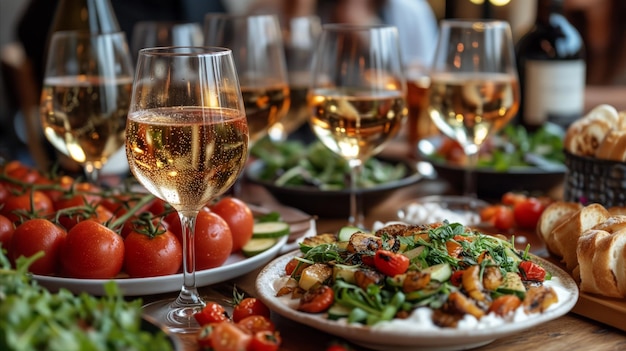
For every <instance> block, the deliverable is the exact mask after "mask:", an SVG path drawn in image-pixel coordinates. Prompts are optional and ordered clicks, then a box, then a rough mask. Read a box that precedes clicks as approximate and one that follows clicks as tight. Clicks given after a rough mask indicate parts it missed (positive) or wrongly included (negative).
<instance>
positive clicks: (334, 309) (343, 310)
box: [328, 303, 351, 321]
mask: <svg viewBox="0 0 626 351" xmlns="http://www.w3.org/2000/svg"><path fill="white" fill-rule="evenodd" d="M350 311H351V309H350V308H348V307H345V306H343V305H339V304H337V303H335V304H333V305H332V306H330V308H329V309H328V319H330V320H332V321H336V320H338V319H340V318H347V317H348V315H349V314H350Z"/></svg>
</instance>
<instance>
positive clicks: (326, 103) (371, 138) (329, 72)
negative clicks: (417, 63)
mask: <svg viewBox="0 0 626 351" xmlns="http://www.w3.org/2000/svg"><path fill="white" fill-rule="evenodd" d="M311 69H312V72H311V75H312V80H311V81H312V83H311V86H310V90H309V93H308V98H307V99H308V104H309V106H310V109H311V110H310V111H311V112H310V119H309V123H310V125H311V128H312V130H313V132H314V134H315V135H316V136H317V137H318V139H319V140H321V142H322V143H323V144H324V145H326V147H328V148H329V149H330V150H332V151H333V152H334V153H336V154H337V155H339V156H340V157H342V158H344V159H345V160H346V161H347V163H348V165H349V167H350V218H349V225H351V226H355V227H360V228H363V212H362V206H361V203H360V202H361V201H360V197H359V196H357V183H358V179H359V176H360V171H361V167H362V164H363V162H365V161H366V160H367V159H369V158H370V157H371V156H373V155H375V154H377V153H378V152H380V151H381V150H382V149H383V147H384V146H385V145H386V144H387V142H388V141H390V140H391V139H393V138H394V137H395V136H396V134H397V133H398V131H399V130H400V127H401V125H402V123H403V121H404V119H405V117H406V115H407V107H406V101H405V96H406V81H405V78H404V75H403V72H402V63H401V60H400V49H399V45H398V34H397V29H396V28H395V27H393V26H386V25H373V26H356V25H349V24H326V25H324V26H323V28H322V33H321V36H320V38H319V41H318V44H317V46H316V50H315V53H314V55H313V62H312V68H311Z"/></svg>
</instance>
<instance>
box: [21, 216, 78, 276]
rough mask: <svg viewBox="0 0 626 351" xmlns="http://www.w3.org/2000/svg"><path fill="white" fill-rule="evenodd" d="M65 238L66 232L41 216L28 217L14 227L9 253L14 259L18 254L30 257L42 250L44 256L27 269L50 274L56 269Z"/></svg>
mask: <svg viewBox="0 0 626 351" xmlns="http://www.w3.org/2000/svg"><path fill="white" fill-rule="evenodd" d="M66 238H67V232H66V231H65V230H64V229H63V228H61V227H59V226H57V225H55V224H54V223H52V222H50V221H48V220H46V219H43V218H34V219H30V220H27V221H26V222H24V223H22V224H20V225H18V226H17V227H16V228H15V231H14V232H13V236H12V238H11V246H10V249H9V253H10V255H11V258H12V259H13V261H15V260H17V259H18V258H19V257H20V256H25V257H30V256H32V255H34V254H36V253H37V252H39V251H43V252H44V256H43V257H41V258H40V259H38V260H37V261H35V262H33V264H32V265H31V266H30V267H29V271H31V272H32V273H35V274H41V275H52V274H54V273H56V272H57V271H58V268H59V257H60V255H61V252H62V251H61V250H62V247H63V244H64V242H65V240H66Z"/></svg>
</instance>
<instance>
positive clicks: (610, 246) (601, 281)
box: [592, 230, 626, 297]
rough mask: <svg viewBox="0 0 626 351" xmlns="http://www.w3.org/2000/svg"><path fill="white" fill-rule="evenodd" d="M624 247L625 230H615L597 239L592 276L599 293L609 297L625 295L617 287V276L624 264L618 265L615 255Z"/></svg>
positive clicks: (625, 241)
mask: <svg viewBox="0 0 626 351" xmlns="http://www.w3.org/2000/svg"><path fill="white" fill-rule="evenodd" d="M624 247H626V230H620V231H617V232H615V233H613V234H611V235H609V236H605V237H603V238H601V239H600V240H598V241H597V245H596V251H595V253H594V255H593V262H592V263H593V276H594V280H595V283H596V286H597V288H598V290H599V291H600V293H601V294H602V295H604V296H609V297H626V295H624V294H623V293H622V291H620V289H619V288H618V283H617V276H618V275H620V276H621V275H623V271H624V269H626V267H624V266H618V260H617V257H618V256H619V255H621V253H622V252H623V250H624Z"/></svg>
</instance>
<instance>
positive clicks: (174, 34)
mask: <svg viewBox="0 0 626 351" xmlns="http://www.w3.org/2000/svg"><path fill="white" fill-rule="evenodd" d="M203 44H204V34H203V33H202V25H201V24H200V23H196V22H181V21H140V22H137V23H135V25H134V26H133V32H132V36H131V41H130V49H131V50H132V53H133V58H134V59H135V62H137V54H138V53H139V50H141V49H143V48H154V47H159V46H202V45H203Z"/></svg>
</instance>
